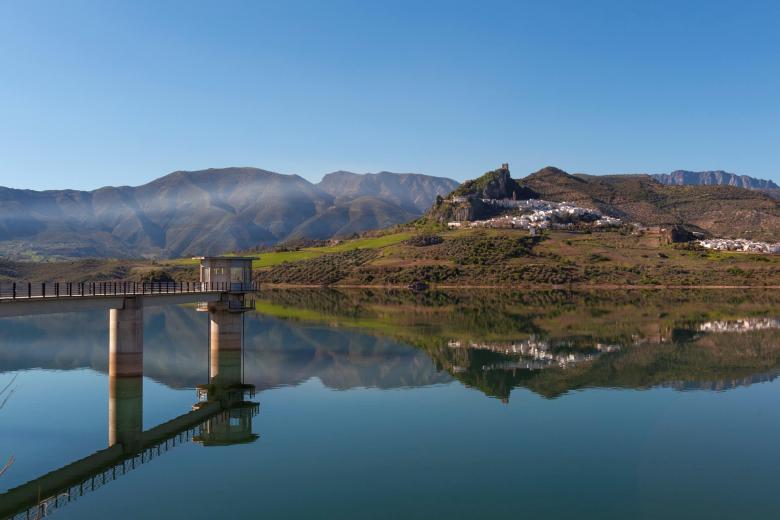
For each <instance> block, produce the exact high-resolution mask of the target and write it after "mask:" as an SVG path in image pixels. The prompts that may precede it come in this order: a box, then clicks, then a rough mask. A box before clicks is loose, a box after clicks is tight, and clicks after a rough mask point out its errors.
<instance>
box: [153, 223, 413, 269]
mask: <svg viewBox="0 0 780 520" xmlns="http://www.w3.org/2000/svg"><path fill="white" fill-rule="evenodd" d="M413 234H414V233H412V232H400V233H391V234H388V235H382V236H379V237H368V238H357V239H353V240H344V241H343V242H341V243H338V244H335V245H332V246H323V247H304V248H301V249H298V250H295V251H273V252H268V253H250V254H247V255H245V256H251V257H255V260H253V261H252V267H253V268H255V269H262V268H264V267H273V266H277V265H281V264H284V263H287V262H300V261H301V260H311V259H313V258H317V257H320V256H322V255H327V254H332V253H343V252H346V251H354V250H356V249H381V248H384V247H387V246H391V245H393V244H398V243H400V242H403V241H404V240H407V239H408V238H410V237H411V236H412V235H413ZM197 263H198V262H197V260H192V259H191V258H177V259H175V260H169V261H166V262H163V263H162V265H197Z"/></svg>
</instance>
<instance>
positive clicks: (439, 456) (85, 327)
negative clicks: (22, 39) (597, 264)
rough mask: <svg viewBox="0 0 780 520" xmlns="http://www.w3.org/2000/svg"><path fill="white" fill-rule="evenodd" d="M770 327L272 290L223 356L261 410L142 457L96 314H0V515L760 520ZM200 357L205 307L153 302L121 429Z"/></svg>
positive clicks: (495, 295) (156, 418)
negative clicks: (59, 483)
mask: <svg viewBox="0 0 780 520" xmlns="http://www.w3.org/2000/svg"><path fill="white" fill-rule="evenodd" d="M778 318H780V295H773V294H771V293H767V292H745V293H739V292H737V293H735V292H733V291H730V292H723V291H722V292H717V291H710V292H691V291H688V292H644V293H643V292H631V293H625V292H623V293H564V292H546V293H503V292H450V293H444V292H435V293H427V294H423V295H415V294H412V293H409V292H405V291H397V292H382V291H354V292H337V291H314V290H309V291H273V292H268V293H264V294H262V295H259V296H258V301H257V311H256V312H251V313H248V314H246V315H245V317H244V349H243V352H241V353H239V354H238V355H237V356H236V357H234V358H231V359H229V360H228V361H227V363H229V364H230V367H231V368H232V369H236V368H237V370H238V371H237V372H236V374H238V376H237V377H239V378H240V379H241V380H242V381H243V383H244V384H245V385H254V393H252V392H250V391H249V387H248V386H245V387H241V390H240V393H241V397H240V398H238V399H237V400H236V399H233V400H232V401H230V402H231V403H233V404H235V405H236V406H235V407H233V408H231V410H227V411H225V410H223V411H222V412H220V414H218V415H216V416H213V417H212V416H209V417H208V418H205V419H203V420H200V421H199V422H196V423H194V424H191V423H192V421H189V422H188V423H187V424H184V423H182V424H180V425H179V427H178V428H174V427H171V428H169V429H170V435H168V436H167V437H166V436H164V437H165V438H160V439H157V441H156V442H155V443H154V446H152V447H147V448H148V449H146V450H145V451H144V452H143V453H141V454H139V455H137V456H135V457H134V455H136V454H135V453H121V450H120V452H119V455H117V453H118V452H117V451H111V450H109V449H108V446H109V429H110V427H111V421H112V420H114V421H116V420H117V419H116V416H113V417H114V419H111V417H110V415H109V395H110V394H111V389H110V388H111V385H110V382H109V377H108V319H107V312H94V313H72V314H56V315H47V316H34V317H19V318H6V319H2V320H0V391H2V394H0V406H1V407H0V466H2V465H3V464H5V462H6V461H7V460H8V459H9V458H11V457H13V464H11V465H10V466H9V467H8V468H7V470H6V471H5V473H4V474H3V475H2V476H0V511H2V512H3V513H4V514H7V513H8V509H9V508H11V509H13V508H14V507H16V505H15V503H14V504H12V503H11V498H9V497H12V493H13V488H17V487H18V486H22V487H21V488H17V489H25V488H24V486H25V485H26V483H28V482H30V481H35V479H39V477H42V476H43V475H46V474H48V473H49V472H54V473H52V474H50V477H47V478H58V477H62V478H65V477H67V478H68V479H70V481H69V484H68V486H67V489H63V491H62V494H61V495H60V498H59V500H58V504H57V505H56V507H55V503H54V502H53V500H49V501H42V503H45V504H46V506H45V507H46V510H47V512H48V513H50V514H52V515H53V517H54V518H63V519H65V518H80V519H81V518H104V517H110V518H133V519H135V518H143V517H146V518H161V517H167V518H223V517H234V518H248V517H261V516H263V517H267V518H323V517H330V518H402V517H403V518H440V517H445V516H446V517H452V518H485V517H491V516H494V517H508V516H510V515H511V516H513V517H517V516H523V515H525V516H529V517H534V516H542V517H551V518H552V517H558V518H572V517H581V518H627V517H633V518H659V517H674V518H676V517H684V518H750V517H769V516H776V515H777V511H778V509H780V495H779V494H778V493H777V487H778V484H780V442H778V439H780V406H779V403H780V383H778V381H777V375H778V373H780V328H779V327H780V321H779V320H778ZM210 361H212V360H211V359H210V353H209V338H208V319H207V314H206V313H201V312H197V311H196V310H195V308H194V307H188V306H170V307H160V308H156V307H152V308H147V309H146V310H145V325H144V358H143V372H144V377H143V379H139V380H138V381H137V386H133V385H134V384H135V383H130V384H129V385H130V386H129V387H128V388H119V389H118V390H116V392H117V393H116V394H111V395H115V397H116V399H117V401H116V403H119V404H116V406H117V407H118V408H116V409H117V410H120V412H117V413H119V415H120V416H121V415H122V414H129V416H131V417H130V418H129V419H128V418H127V417H125V418H124V419H122V418H121V417H120V419H119V424H120V427H121V425H122V424H125V425H126V424H127V421H128V420H129V421H130V423H132V415H133V414H134V413H135V414H136V415H137V416H138V417H139V418H140V420H142V425H141V426H140V427H142V428H143V430H145V431H147V432H148V431H150V430H151V429H153V428H154V427H156V426H158V425H160V424H163V423H167V422H168V421H171V420H179V421H182V420H183V419H181V418H182V417H185V418H186V417H192V414H193V412H192V410H193V405H194V404H196V403H198V402H200V403H201V404H202V403H204V402H205V403H210V402H213V400H214V399H215V398H214V395H216V394H219V392H220V391H224V389H222V390H220V389H219V388H217V387H218V385H216V383H215V384H212V385H211V386H203V385H206V384H208V383H209V382H210V373H209V366H210ZM223 362H224V361H223ZM222 368H223V370H224V367H222ZM212 375H213V374H212ZM211 382H212V383H213V381H211ZM198 385H201V386H200V388H201V390H200V391H198ZM231 389H232V390H231V391H235V388H234V387H231ZM141 395H142V398H141V397H140V396H141ZM220 395H224V394H220ZM231 395H232V394H231ZM122 399H124V401H122ZM141 402H142V406H141V405H140V403H141ZM122 403H123V404H122ZM253 403H256V404H257V406H255V405H254V404H253ZM233 404H231V406H233ZM120 405H121V406H120ZM239 405H240V406H239ZM123 407H124V408H123ZM187 414H190V415H187ZM177 418H179V419H177ZM123 420H124V421H125V423H122V421H123ZM185 422H186V421H185ZM169 424H170V423H169ZM177 424H178V423H177ZM157 431H159V429H158V430H157ZM174 441H175V444H176V445H175V446H174ZM115 449H119V446H118V445H116V446H115ZM95 453H98V454H104V455H105V456H106V457H107V458H106V459H105V461H104V464H103V466H101V468H100V470H99V471H97V470H95V469H94V468H93V467H92V466H90V468H91V469H89V470H85V469H84V468H85V467H86V466H84V467H82V468H80V469H79V468H78V467H74V466H70V469H67V467H68V465H70V464H72V463H74V462H75V461H78V460H80V459H84V458H85V457H86V458H87V459H86V461H87V463H88V462H89V461H92V460H93V459H95V457H97V456H96V455H93V454H95ZM90 456H91V458H90ZM85 464H86V463H85ZM63 467H66V469H65V470H62V469H61V468H63ZM73 479H77V481H78V484H77V485H76V484H73V482H76V481H75V480H73ZM39 482H40V481H39ZM32 486H34V484H32ZM8 490H12V491H11V493H6V492H7V491H8ZM41 498H47V497H41ZM68 499H70V500H68ZM34 505H35V504H24V507H22V508H21V510H24V509H25V508H26V507H30V506H34ZM33 511H34V510H33ZM0 516H2V514H0Z"/></svg>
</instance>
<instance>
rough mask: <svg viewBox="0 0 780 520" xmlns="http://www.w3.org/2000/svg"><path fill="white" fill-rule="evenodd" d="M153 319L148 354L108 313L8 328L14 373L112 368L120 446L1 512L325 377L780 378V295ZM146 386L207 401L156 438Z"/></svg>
mask: <svg viewBox="0 0 780 520" xmlns="http://www.w3.org/2000/svg"><path fill="white" fill-rule="evenodd" d="M145 313H146V316H144V320H143V323H144V330H143V344H142V346H141V347H142V348H141V349H140V350H139V349H138V348H137V347H138V344H137V337H135V336H132V335H130V336H128V337H130V338H131V340H129V343H126V344H124V345H122V344H121V341H119V340H118V339H117V338H116V337H114V336H112V335H111V334H110V333H109V331H110V330H118V329H115V328H114V327H109V330H106V327H105V321H104V315H102V314H89V313H73V314H69V315H52V316H46V317H45V318H40V317H38V318H33V317H29V318H13V319H6V320H2V330H3V334H2V335H1V336H0V372H17V371H19V370H28V369H34V368H45V369H53V370H69V369H75V368H91V369H93V370H96V371H99V372H103V373H107V374H108V382H109V385H108V406H109V414H108V447H107V448H105V449H102V450H99V451H98V452H96V453H94V454H92V455H89V456H87V457H86V458H84V459H81V460H77V461H75V462H73V463H72V464H69V465H67V466H65V467H63V468H60V469H58V470H55V471H53V472H52V473H49V474H47V475H43V476H41V477H40V478H37V479H35V480H34V481H32V482H30V483H28V484H26V485H22V486H20V487H17V488H15V489H12V490H10V491H8V492H6V493H4V494H3V495H0V517H5V516H8V515H10V514H11V513H17V512H23V514H27V513H28V512H30V511H33V512H34V514H41V513H42V512H43V513H45V512H50V511H51V510H53V509H55V508H56V507H57V506H60V505H62V504H64V503H66V502H68V501H69V500H72V499H74V498H76V497H78V496H80V495H81V494H83V493H86V492H89V491H91V490H93V489H96V488H97V487H100V485H102V484H104V483H106V482H109V481H111V480H113V479H116V478H118V476H121V475H123V474H125V473H126V472H128V471H130V470H132V469H133V468H136V467H138V465H141V464H144V463H145V462H148V461H149V460H151V459H153V458H155V457H157V456H159V455H161V454H163V453H165V452H166V451H167V450H169V449H171V448H173V447H175V446H177V445H180V444H182V443H185V442H188V441H194V442H196V443H198V444H200V445H202V446H205V447H213V446H225V445H233V444H244V443H252V442H254V441H256V440H257V439H258V435H257V433H255V432H254V431H253V418H254V417H255V415H256V414H257V413H258V410H259V405H258V404H257V402H255V400H254V399H255V392H256V391H263V390H267V389H272V388H278V387H284V386H291V385H298V384H300V383H303V382H305V381H308V380H310V379H312V378H317V379H319V380H320V381H322V383H323V384H324V385H325V386H326V387H328V388H331V389H337V390H346V389H351V388H379V389H391V388H416V387H426V386H432V385H441V384H444V383H450V382H453V381H457V382H459V384H463V385H465V386H468V387H470V388H475V389H478V390H479V391H481V392H483V393H484V394H485V395H487V396H490V397H495V398H499V399H501V400H503V401H508V400H509V399H510V398H511V397H512V393H513V391H515V389H518V388H525V389H528V390H530V391H532V392H534V393H536V394H538V395H541V396H544V397H546V398H558V397H560V396H562V395H564V394H566V393H568V392H571V391H573V390H578V389H584V388H630V389H648V388H652V387H667V388H672V389H676V390H694V389H695V390H718V391H720V390H728V389H731V388H735V387H738V386H745V385H751V384H754V383H758V382H764V381H771V380H773V379H775V378H776V377H777V375H778V373H780V328H779V324H780V320H778V318H777V317H778V316H780V296H779V295H775V294H773V293H771V292H762V291H752V292H744V293H743V292H735V291H729V292H725V291H705V292H697V291H678V292H675V291H665V292H642V291H635V292H620V293H610V292H592V293H571V292H563V291H558V292H543V293H531V292H519V291H518V292H503V291H484V292H475V291H468V292H467V291H460V292H458V291H450V292H430V293H424V294H416V293H412V292H408V291H374V290H371V291H336V290H306V291H267V292H264V293H263V294H261V295H259V296H258V299H257V312H256V313H249V314H245V315H242V314H231V313H222V314H220V313H216V312H213V309H212V312H210V313H208V315H206V314H205V313H199V312H196V311H195V309H194V308H192V307H161V308H156V309H147V310H146V311H145ZM206 316H208V319H206ZM101 318H103V319H101ZM136 327H137V325H136ZM74 337H76V338H77V340H75V341H73V340H70V341H68V340H66V341H63V338H74ZM126 339H127V338H126ZM134 342H135V343H134ZM107 345H108V348H106V347H107ZM144 377H147V378H152V379H154V380H156V381H158V382H160V383H163V384H164V385H166V386H168V387H170V388H180V389H181V388H191V389H195V392H194V400H195V401H196V402H195V404H194V405H193V406H192V409H191V410H182V413H181V414H180V415H178V416H177V417H175V418H173V419H171V420H169V421H167V422H165V423H163V424H160V425H158V426H155V427H154V428H151V429H148V430H144V429H143V420H142V419H143V410H144V395H143V378H144ZM0 397H2V394H0Z"/></svg>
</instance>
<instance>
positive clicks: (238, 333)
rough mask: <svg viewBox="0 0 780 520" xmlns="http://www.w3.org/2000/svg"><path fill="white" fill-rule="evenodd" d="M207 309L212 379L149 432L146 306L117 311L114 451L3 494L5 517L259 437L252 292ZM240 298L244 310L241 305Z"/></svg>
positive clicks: (112, 368) (112, 371) (51, 506)
mask: <svg viewBox="0 0 780 520" xmlns="http://www.w3.org/2000/svg"><path fill="white" fill-rule="evenodd" d="M225 296H228V297H227V298H221V299H220V301H216V302H208V303H206V304H203V305H200V306H199V308H198V310H202V311H207V312H208V313H209V338H208V341H209V359H210V361H209V381H208V383H207V384H203V385H200V386H198V388H197V402H196V403H195V404H194V405H193V406H192V410H191V411H189V412H187V413H185V414H182V415H180V416H179V417H176V418H175V419H172V420H170V421H167V422H165V423H163V424H160V425H158V426H155V427H154V428H150V429H148V430H145V431H144V430H143V301H142V300H141V298H126V299H125V302H124V305H123V306H122V308H117V309H114V308H112V309H110V310H109V324H110V326H109V385H108V386H109V399H108V403H109V404H108V447H107V448H105V449H102V450H99V451H97V452H95V453H93V454H91V455H89V456H87V457H85V458H83V459H80V460H77V461H75V462H72V463H71V464H68V465H66V466H63V467H62V468H59V469H57V470H54V471H52V472H50V473H47V474H45V475H42V476H41V477H39V478H37V479H35V480H32V481H30V482H27V483H26V484H22V485H21V486H18V487H15V488H13V489H10V490H8V491H6V492H5V493H3V494H0V518H4V519H5V518H12V519H22V518H24V519H29V518H41V517H43V516H46V515H48V514H51V513H52V512H53V511H55V510H56V509H58V508H60V507H62V506H64V505H66V504H68V503H70V502H72V501H74V500H77V499H78V498H79V497H81V496H83V495H85V494H87V493H89V492H91V491H94V490H96V489H98V488H100V487H102V486H104V485H105V484H107V483H109V482H111V481H113V480H116V479H117V478H119V477H121V476H122V475H124V474H126V473H128V472H129V471H131V470H133V469H135V468H137V467H138V466H140V465H142V464H145V463H148V462H150V461H151V460H153V459H155V458H156V457H159V456H160V455H163V454H164V453H166V452H167V451H168V450H170V449H173V448H175V447H176V446H179V445H181V444H184V443H187V442H190V441H195V442H197V443H200V444H201V445H203V446H224V445H230V444H239V443H248V442H253V441H254V440H256V439H257V437H258V436H257V435H256V434H254V433H253V432H252V419H253V417H254V416H255V415H257V413H258V411H259V405H258V403H256V402H253V401H250V400H247V399H251V398H252V397H253V396H254V386H253V385H247V384H244V379H243V342H244V335H243V328H244V314H243V310H244V309H245V308H246V306H245V305H244V304H243V299H244V297H245V295H243V294H240V295H235V294H232V295H225ZM236 299H240V300H241V301H242V305H239V306H236V305H235V301H234V300H236Z"/></svg>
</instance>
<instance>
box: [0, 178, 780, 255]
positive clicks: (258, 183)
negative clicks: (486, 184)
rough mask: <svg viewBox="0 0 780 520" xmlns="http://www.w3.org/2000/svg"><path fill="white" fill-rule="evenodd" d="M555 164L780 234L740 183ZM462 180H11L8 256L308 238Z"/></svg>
mask: <svg viewBox="0 0 780 520" xmlns="http://www.w3.org/2000/svg"><path fill="white" fill-rule="evenodd" d="M545 170H547V169H545ZM545 170H542V171H541V172H538V173H537V174H533V175H531V176H529V177H526V178H525V179H521V180H520V181H519V182H521V183H522V185H523V186H526V187H527V188H528V189H530V190H533V191H534V193H536V194H537V196H540V197H545V198H550V199H551V200H556V198H561V197H564V198H567V197H568V198H570V199H571V200H576V201H580V202H582V203H589V204H591V205H596V206H598V207H600V208H606V207H609V208H611V210H610V211H609V212H610V213H612V214H618V215H625V216H631V217H632V218H633V217H636V218H642V219H646V220H647V221H648V223H652V222H656V221H660V220H665V219H667V220H668V219H669V218H671V217H670V215H676V216H677V217H679V218H685V219H688V220H690V221H691V222H694V223H697V224H696V225H702V226H703V227H709V228H711V229H712V230H713V232H715V233H724V234H728V233H730V232H733V231H734V228H733V227H732V226H731V223H733V222H734V221H735V219H739V221H740V222H739V226H738V227H739V232H740V233H743V232H746V231H749V233H748V234H749V235H751V236H765V235H771V234H773V233H774V234H776V233H777V232H778V227H779V226H780V224H778V220H777V218H776V215H777V204H776V203H775V204H774V206H773V205H772V201H768V199H767V198H766V197H763V196H762V195H760V194H756V193H755V192H751V191H748V190H744V189H740V188H735V187H722V186H701V187H698V186H680V187H679V189H676V190H675V189H673V188H676V187H675V186H663V185H661V184H659V183H658V182H655V181H654V180H653V178H651V177H650V176H648V175H625V176H603V177H602V176H585V175H577V176H570V175H568V174H563V172H560V171H559V170H558V171H557V172H560V174H559V173H557V172H552V173H551V172H547V174H545ZM548 174H549V175H548ZM656 177H657V176H656ZM657 178H658V180H660V181H662V182H664V183H669V184H686V185H689V184H697V185H698V184H728V185H738V186H745V187H750V188H752V189H758V190H762V191H767V192H771V191H773V190H774V191H777V189H776V185H775V184H774V183H772V182H771V181H761V180H759V179H753V178H750V177H746V176H735V175H734V174H726V173H724V172H699V173H696V172H673V173H672V174H670V175H669V176H668V178H667V177H660V178H659V177H657ZM458 185H459V183H458V182H456V181H454V180H452V179H447V178H442V177H433V176H428V175H420V174H411V173H405V174H398V173H391V172H380V173H376V174H356V173H351V172H345V171H338V172H334V173H330V174H328V175H325V176H324V177H323V179H322V180H321V181H320V182H319V183H317V184H314V183H311V182H309V181H307V180H305V179H303V178H302V177H299V176H297V175H283V174H279V173H274V172H270V171H265V170H260V169H257V168H222V169H208V170H200V171H192V172H186V171H177V172H174V173H171V174H169V175H166V176H164V177H161V178H159V179H156V180H154V181H152V182H150V183H148V184H144V185H142V186H137V187H130V186H120V187H105V188H100V189H97V190H93V191H76V190H50V191H32V190H19V189H10V188H3V187H0V256H3V257H6V258H9V259H14V260H41V259H67V258H83V257H97V258H139V257H147V258H153V257H159V258H168V257H180V256H193V255H202V254H219V253H222V252H226V251H238V250H242V249H248V248H253V247H257V246H262V245H272V244H276V243H279V242H284V241H289V240H293V239H297V238H314V239H325V238H331V237H345V236H350V235H352V234H354V233H360V232H363V231H366V230H370V229H379V228H385V227H388V226H392V225H395V224H400V223H405V222H409V221H411V220H413V219H415V218H417V217H419V216H421V215H422V214H423V213H424V212H425V211H426V210H427V209H428V208H429V207H430V206H431V204H432V203H433V202H434V201H435V199H436V197H437V196H438V195H441V196H444V195H446V194H448V193H450V192H452V191H453V190H455V189H456V188H457V187H458ZM773 186H775V187H773ZM670 190H671V191H670ZM686 190H688V191H686ZM691 190H695V191H691ZM529 193H530V192H529ZM638 193H641V195H637V194H638ZM672 195H673V196H672ZM637 197H639V199H637ZM643 197H644V199H647V200H644V199H643ZM570 199H567V200H570ZM648 201H652V203H651V204H649V205H648ZM651 206H653V208H654V209H653V208H651ZM659 208H660V209H659ZM732 234H733V233H732ZM743 234H744V233H743Z"/></svg>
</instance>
